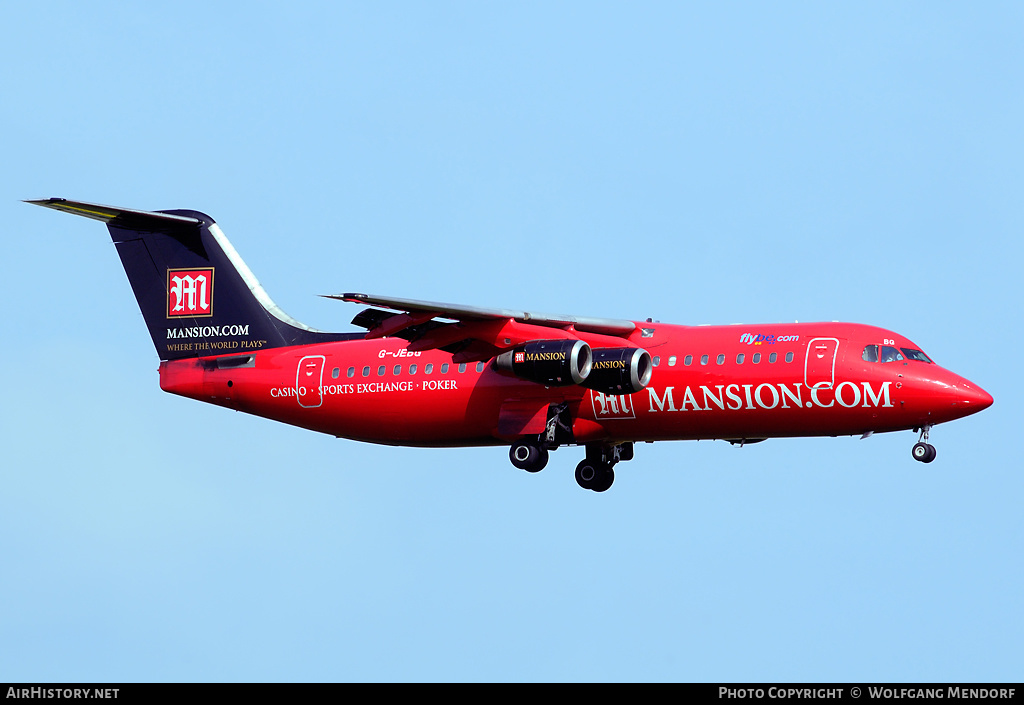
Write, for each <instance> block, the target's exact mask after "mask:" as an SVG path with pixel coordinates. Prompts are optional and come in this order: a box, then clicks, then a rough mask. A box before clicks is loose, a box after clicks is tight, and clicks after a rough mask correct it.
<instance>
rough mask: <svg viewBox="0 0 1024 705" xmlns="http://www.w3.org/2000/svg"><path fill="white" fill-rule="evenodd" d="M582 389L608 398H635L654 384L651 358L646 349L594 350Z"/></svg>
mask: <svg viewBox="0 0 1024 705" xmlns="http://www.w3.org/2000/svg"><path fill="white" fill-rule="evenodd" d="M593 357H594V362H593V364H592V366H591V368H590V374H589V375H588V376H587V378H586V380H584V381H583V383H582V384H583V386H584V387H586V388H587V389H593V390H594V391H595V392H603V393H605V394H633V393H634V392H639V391H640V390H641V389H643V388H644V387H646V386H647V384H648V383H649V382H650V381H651V372H652V370H653V369H654V366H653V364H652V363H651V354H650V353H649V352H647V351H646V350H644V349H643V348H595V349H594V350H593Z"/></svg>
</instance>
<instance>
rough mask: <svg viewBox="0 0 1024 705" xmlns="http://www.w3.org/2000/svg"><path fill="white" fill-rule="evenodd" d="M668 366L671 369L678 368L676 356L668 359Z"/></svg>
mask: <svg viewBox="0 0 1024 705" xmlns="http://www.w3.org/2000/svg"><path fill="white" fill-rule="evenodd" d="M668 366H669V367H675V366H676V356H675V355H672V356H671V357H669V359H668Z"/></svg>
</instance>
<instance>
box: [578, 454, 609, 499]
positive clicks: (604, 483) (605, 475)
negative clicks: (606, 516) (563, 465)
mask: <svg viewBox="0 0 1024 705" xmlns="http://www.w3.org/2000/svg"><path fill="white" fill-rule="evenodd" d="M613 482H615V473H614V472H613V471H612V469H611V466H609V465H607V464H605V463H601V462H598V461H595V460H584V461H582V462H581V463H580V464H579V465H577V466H576V484H578V485H579V486H580V487H582V488H583V489H585V490H593V491H594V492H604V491H605V490H607V489H608V488H609V487H611V486H612V483H613Z"/></svg>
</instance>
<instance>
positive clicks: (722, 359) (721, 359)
mask: <svg viewBox="0 0 1024 705" xmlns="http://www.w3.org/2000/svg"><path fill="white" fill-rule="evenodd" d="M724 363H725V353H719V354H718V364H719V365H721V364H724Z"/></svg>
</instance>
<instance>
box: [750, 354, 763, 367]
mask: <svg viewBox="0 0 1024 705" xmlns="http://www.w3.org/2000/svg"><path fill="white" fill-rule="evenodd" d="M751 362H753V363H754V364H755V365H756V364H757V363H759V362H761V353H754V357H753V359H751Z"/></svg>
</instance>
